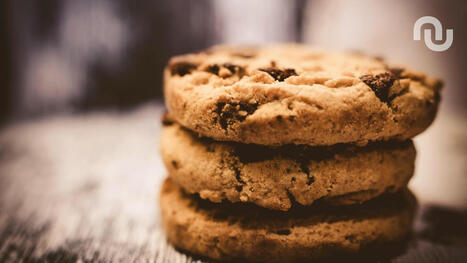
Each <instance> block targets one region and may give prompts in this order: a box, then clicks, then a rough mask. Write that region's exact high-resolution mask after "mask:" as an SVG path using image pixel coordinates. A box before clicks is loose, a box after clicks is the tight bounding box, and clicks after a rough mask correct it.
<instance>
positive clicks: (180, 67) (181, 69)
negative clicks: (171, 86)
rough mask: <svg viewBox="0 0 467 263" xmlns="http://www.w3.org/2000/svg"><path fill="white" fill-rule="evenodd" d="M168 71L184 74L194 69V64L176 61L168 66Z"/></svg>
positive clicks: (173, 73) (174, 73)
mask: <svg viewBox="0 0 467 263" xmlns="http://www.w3.org/2000/svg"><path fill="white" fill-rule="evenodd" d="M169 68H170V73H171V74H172V76H173V75H179V76H185V75H186V74H190V73H191V72H192V71H193V70H195V69H196V65H195V64H192V63H189V62H176V63H173V64H171V65H170V66H169Z"/></svg>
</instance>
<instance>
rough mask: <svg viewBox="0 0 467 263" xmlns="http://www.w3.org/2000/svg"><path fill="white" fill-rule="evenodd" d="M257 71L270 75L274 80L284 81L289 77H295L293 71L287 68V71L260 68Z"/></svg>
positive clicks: (295, 74)
mask: <svg viewBox="0 0 467 263" xmlns="http://www.w3.org/2000/svg"><path fill="white" fill-rule="evenodd" d="M259 70H261V71H264V72H266V73H268V74H269V75H271V77H273V78H274V79H275V80H278V81H284V80H285V79H287V78H288V77H290V76H297V73H296V72H295V70H294V69H291V68H287V69H283V70H282V69H278V68H272V67H271V68H260V69H259Z"/></svg>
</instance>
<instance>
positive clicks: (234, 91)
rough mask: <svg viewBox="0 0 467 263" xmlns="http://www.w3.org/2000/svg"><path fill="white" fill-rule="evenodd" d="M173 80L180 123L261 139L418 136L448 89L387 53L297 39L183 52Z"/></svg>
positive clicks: (226, 136)
mask: <svg viewBox="0 0 467 263" xmlns="http://www.w3.org/2000/svg"><path fill="white" fill-rule="evenodd" d="M164 80H165V81H164V93H165V101H166V104H167V108H168V110H169V112H170V114H171V115H172V117H173V118H175V120H176V121H177V122H179V123H180V124H181V125H183V126H185V127H186V128H189V129H191V130H193V131H195V132H198V133H199V134H201V135H204V136H207V137H211V138H213V139H216V140H226V141H236V142H242V143H255V144H262V145H283V144H291V143H293V144H308V145H333V144H337V143H355V144H358V145H365V144H367V143H368V141H380V140H389V139H395V140H405V139H408V138H412V137H414V136H415V135H417V134H419V133H421V132H422V131H424V130H425V129H426V128H427V127H428V126H429V125H430V124H431V123H432V121H433V119H434V117H435V115H436V111H437V108H438V102H439V99H440V96H439V91H440V88H441V86H442V83H441V81H440V80H438V79H433V78H429V77H427V76H425V75H424V74H422V73H417V72H414V71H411V70H408V69H405V68H401V67H392V66H390V65H388V64H387V63H386V62H384V61H383V60H381V59H378V58H373V57H369V56H364V55H362V54H357V53H338V52H327V51H320V50H315V49H312V48H310V47H308V46H304V45H298V44H293V45H273V46H265V47H261V48H252V47H249V48H245V47H244V48H234V47H227V46H218V47H214V48H211V49H208V50H206V51H203V52H200V53H196V54H187V55H182V56H176V57H173V58H172V59H171V60H170V61H169V64H168V66H167V67H166V69H165V71H164Z"/></svg>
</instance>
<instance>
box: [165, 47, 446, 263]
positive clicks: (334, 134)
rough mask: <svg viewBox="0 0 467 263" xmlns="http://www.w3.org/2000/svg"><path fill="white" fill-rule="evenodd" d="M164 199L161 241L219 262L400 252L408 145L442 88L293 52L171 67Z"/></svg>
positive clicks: (199, 56) (411, 155) (408, 216)
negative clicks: (378, 249) (389, 248)
mask: <svg viewBox="0 0 467 263" xmlns="http://www.w3.org/2000/svg"><path fill="white" fill-rule="evenodd" d="M164 78H165V83H164V92H165V99H166V105H167V108H168V114H167V116H166V117H165V119H164V127H163V131H162V139H161V152H162V157H163V160H164V163H165V165H166V167H167V170H168V172H169V178H168V179H166V181H165V183H164V186H163V189H162V193H161V207H162V218H163V224H164V227H165V231H166V235H167V238H168V240H169V241H170V242H171V243H172V244H173V245H175V246H176V247H178V248H181V249H183V250H185V251H189V252H191V253H193V254H196V255H201V256H205V257H208V258H212V259H217V260H234V259H246V260H250V261H292V260H301V259H318V258H324V257H329V256H330V255H333V256H335V255H337V254H339V253H341V252H343V253H347V252H355V251H359V250H361V249H362V248H365V247H367V246H369V245H370V244H374V243H386V242H391V241H397V240H400V239H403V238H404V237H405V236H406V235H407V234H408V233H409V231H410V227H411V221H412V214H413V207H414V203H415V202H414V199H413V197H412V195H411V194H410V192H409V191H408V190H407V189H406V186H407V183H408V181H409V180H410V178H411V177H412V175H413V172H414V161H415V148H414V145H413V143H412V141H411V140H410V139H411V138H412V137H414V136H415V135H417V134H419V133H421V132H422V131H423V130H425V129H426V128H427V127H428V126H429V125H430V124H431V123H432V121H433V119H434V117H435V115H436V111H437V107H438V102H439V90H440V87H441V82H440V81H439V80H437V79H432V78H429V77H427V76H425V75H424V74H421V73H416V72H413V71H410V70H407V69H405V68H402V67H391V66H390V65H388V64H387V63H386V62H385V61H383V60H382V59H379V58H373V57H368V56H364V55H362V54H356V53H336V52H326V51H319V50H314V49H311V48H309V47H306V46H301V45H275V46H266V47H263V48H233V47H226V46H221V47H214V48H211V49H209V50H206V51H204V52H200V53H196V54H188V55H183V56H178V57H174V58H172V59H171V60H170V62H169V65H168V66H167V68H166V70H165V72H164Z"/></svg>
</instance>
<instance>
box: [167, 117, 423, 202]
mask: <svg viewBox="0 0 467 263" xmlns="http://www.w3.org/2000/svg"><path fill="white" fill-rule="evenodd" d="M161 153H162V159H163V161H164V163H165V166H166V167H167V169H168V172H169V175H170V177H171V178H172V180H173V181H175V182H176V183H177V184H178V185H180V186H181V187H182V188H183V189H184V190H185V191H187V192H188V193H199V195H200V197H201V198H203V199H209V200H210V201H212V202H221V201H222V200H224V199H227V200H229V201H231V202H251V203H255V204H257V205H259V206H262V207H266V208H269V209H275V210H284V211H287V210H289V208H290V207H291V205H292V202H293V201H296V202H297V203H299V204H301V205H311V204H312V203H313V202H315V201H316V200H323V201H326V202H329V203H331V204H339V205H340V204H354V203H362V202H364V201H367V200H369V199H372V198H374V197H376V196H378V195H381V194H383V193H386V192H395V191H397V190H398V189H400V188H402V187H405V186H406V185H407V183H408V181H409V180H410V178H411V177H412V174H413V172H414V162H415V148H414V146H413V143H412V141H410V140H409V141H404V142H387V143H381V142H380V143H373V144H369V145H367V146H366V147H357V146H352V145H335V146H329V147H310V146H301V145H286V146H281V147H275V148H271V147H265V146H259V145H251V144H239V143H233V142H218V141H214V140H211V139H208V138H200V137H198V136H196V135H195V134H193V133H192V132H190V131H188V130H186V129H184V128H182V127H181V126H180V125H179V124H177V123H166V124H165V125H164V128H163V130H162V137H161Z"/></svg>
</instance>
